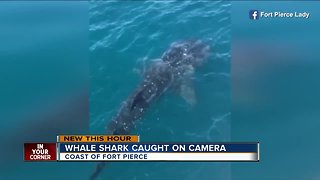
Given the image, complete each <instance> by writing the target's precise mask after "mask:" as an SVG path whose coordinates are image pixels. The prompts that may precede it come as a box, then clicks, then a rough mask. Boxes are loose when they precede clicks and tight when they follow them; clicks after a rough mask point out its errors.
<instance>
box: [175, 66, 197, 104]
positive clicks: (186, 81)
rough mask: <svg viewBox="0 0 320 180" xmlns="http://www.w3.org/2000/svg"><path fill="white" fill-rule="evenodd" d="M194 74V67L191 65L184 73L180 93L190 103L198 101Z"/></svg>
mask: <svg viewBox="0 0 320 180" xmlns="http://www.w3.org/2000/svg"><path fill="white" fill-rule="evenodd" d="M193 75H194V68H193V67H192V66H189V67H188V69H187V71H186V72H185V73H184V78H183V79H182V81H181V84H180V88H179V91H180V95H181V97H182V98H183V99H184V100H185V101H186V102H187V103H188V104H190V105H195V104H196V103H197V98H196V93H195V90H194V86H193V80H192V78H193Z"/></svg>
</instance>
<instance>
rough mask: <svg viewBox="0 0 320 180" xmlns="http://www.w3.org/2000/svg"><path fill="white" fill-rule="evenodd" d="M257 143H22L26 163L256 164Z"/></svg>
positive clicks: (88, 138)
mask: <svg viewBox="0 0 320 180" xmlns="http://www.w3.org/2000/svg"><path fill="white" fill-rule="evenodd" d="M259 159H260V150H259V143H258V142H245V143H230V142H225V143H221V142H219V143H216V142H205V143H198V142H197V143H179V142H177V143H149V142H140V137H139V136H137V135H132V136H129V135H63V136H57V142H54V143H25V144H24V160H25V161H58V162H64V161H83V162H85V161H92V162H93V161H159V162H161V161H174V162H178V161H180V162H183V161H203V162H205V161H206V162H210V161H212V162H215V161H224V162H225V161H229V162H232V161H239V162H258V161H259Z"/></svg>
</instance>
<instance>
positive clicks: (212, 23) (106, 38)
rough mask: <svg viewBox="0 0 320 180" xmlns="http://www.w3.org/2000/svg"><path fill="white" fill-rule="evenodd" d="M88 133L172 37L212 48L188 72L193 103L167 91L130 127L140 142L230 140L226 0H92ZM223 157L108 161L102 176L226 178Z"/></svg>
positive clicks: (115, 107)
mask: <svg viewBox="0 0 320 180" xmlns="http://www.w3.org/2000/svg"><path fill="white" fill-rule="evenodd" d="M89 16H90V19H89V22H90V23H89V24H90V25H89V29H90V65H91V67H90V70H91V76H90V82H91V86H90V89H91V90H90V122H91V123H90V131H91V132H93V133H104V132H105V130H104V128H105V126H106V124H107V123H108V122H109V121H110V120H111V118H112V116H114V115H115V114H116V112H117V110H118V108H119V107H120V104H121V102H123V101H124V100H126V98H127V97H128V96H129V95H130V93H131V92H132V91H134V89H135V88H136V86H137V85H138V83H139V82H140V81H141V79H142V73H143V71H144V69H145V68H148V64H149V62H150V60H152V59H156V58H159V57H161V55H162V53H163V52H164V51H165V50H166V49H167V48H168V47H169V45H170V44H171V43H172V42H174V41H177V40H184V39H191V38H198V39H202V40H204V41H206V42H208V44H210V46H211V47H212V56H211V58H210V60H209V62H208V63H207V64H206V65H205V66H204V67H202V68H200V69H198V71H197V72H196V74H195V76H194V88H195V90H196V95H197V104H196V105H193V106H191V105H189V104H187V103H186V102H185V101H184V100H183V99H182V98H181V97H180V96H179V95H178V93H168V94H166V95H165V96H163V98H162V99H160V100H159V101H158V102H156V103H155V104H153V105H152V107H151V108H150V109H149V110H148V112H147V113H146V114H145V116H144V117H143V119H142V120H141V121H140V122H139V123H138V124H137V129H136V130H135V133H137V134H139V135H140V136H141V141H153V142H155V141H158V142H170V141H175V142H177V141H182V142H183V141H196V142H201V141H202V142H203V141H228V140H229V139H230V130H229V129H230V114H231V112H230V110H231V109H230V108H231V102H230V100H231V96H230V93H231V90H230V57H231V55H230V38H231V35H230V33H231V31H230V23H231V21H230V3H229V2H221V1H212V2H190V1H187V2H170V1H156V2H153V1H137V2H91V4H90V10H89ZM229 176H230V166H229V164H227V163H156V162H147V163H141V162H140V163H137V162H136V163H112V164H110V165H109V166H108V167H107V168H106V169H105V170H104V172H103V174H102V176H101V177H106V178H109V179H139V180H140V179H195V178H200V179H228V177H229Z"/></svg>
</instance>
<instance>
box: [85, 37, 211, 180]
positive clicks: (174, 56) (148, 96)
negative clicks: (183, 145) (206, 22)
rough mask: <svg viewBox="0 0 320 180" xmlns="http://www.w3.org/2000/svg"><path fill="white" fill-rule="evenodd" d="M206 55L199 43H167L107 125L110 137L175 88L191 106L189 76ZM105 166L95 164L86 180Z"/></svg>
mask: <svg viewBox="0 0 320 180" xmlns="http://www.w3.org/2000/svg"><path fill="white" fill-rule="evenodd" d="M209 55H210V46H209V45H208V44H206V43H204V42H203V41H201V40H184V41H176V42H173V43H171V45H170V47H169V48H168V50H167V51H165V52H164V53H163V55H162V56H161V58H159V59H154V60H152V63H151V64H150V67H149V68H147V70H146V72H145V73H144V76H143V81H142V82H141V83H140V84H139V85H138V87H137V88H136V90H135V91H134V92H133V93H132V94H131V95H130V96H129V97H128V98H127V100H125V101H124V102H123V103H122V104H121V106H120V108H119V111H118V112H117V114H116V115H115V116H114V117H113V118H112V120H111V122H110V123H109V124H108V125H107V127H106V131H107V132H108V134H113V135H127V134H130V132H131V131H132V130H133V129H134V127H135V124H136V122H137V121H138V120H139V119H141V118H142V117H143V115H144V114H145V112H146V111H147V110H148V108H149V107H150V106H151V105H152V104H154V103H155V102H156V101H157V100H158V99H159V98H160V97H162V95H163V94H165V93H166V92H167V91H169V90H170V89H178V91H179V92H180V95H181V97H182V98H183V99H185V100H186V102H187V103H189V104H195V103H196V98H195V92H194V89H193V86H192V77H193V75H194V72H195V70H196V69H197V68H198V67H200V66H202V65H203V64H204V63H205V62H206V61H207V59H208V57H209ZM104 166H105V162H101V163H99V164H98V165H97V167H96V170H95V172H94V173H93V174H92V175H91V177H90V179H92V180H93V179H96V178H97V176H98V175H99V174H100V172H101V171H102V169H103V167H104Z"/></svg>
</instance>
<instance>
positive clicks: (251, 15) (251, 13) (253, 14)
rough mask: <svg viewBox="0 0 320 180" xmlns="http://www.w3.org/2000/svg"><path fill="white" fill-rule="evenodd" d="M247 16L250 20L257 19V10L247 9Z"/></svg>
mask: <svg viewBox="0 0 320 180" xmlns="http://www.w3.org/2000/svg"><path fill="white" fill-rule="evenodd" d="M249 18H250V19H252V20H258V19H259V11H258V10H251V11H249Z"/></svg>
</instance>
